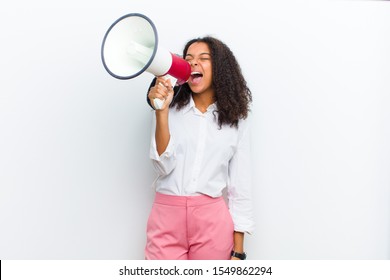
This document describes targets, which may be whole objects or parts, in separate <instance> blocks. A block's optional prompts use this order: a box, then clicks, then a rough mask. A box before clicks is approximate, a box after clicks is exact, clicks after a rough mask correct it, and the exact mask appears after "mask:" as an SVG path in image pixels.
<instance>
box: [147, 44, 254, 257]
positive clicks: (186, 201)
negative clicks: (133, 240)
mask: <svg viewBox="0 0 390 280" xmlns="http://www.w3.org/2000/svg"><path fill="white" fill-rule="evenodd" d="M183 58H185V60H186V61H188V62H189V63H190V65H191V71H192V72H191V77H190V78H189V80H188V81H187V83H186V84H184V85H183V86H182V88H181V89H180V92H179V93H177V94H176V95H175V98H174V97H173V96H174V90H173V88H172V85H171V82H170V80H165V79H164V78H161V77H159V78H157V80H156V82H155V84H154V86H152V87H151V88H150V90H149V93H148V98H149V104H151V103H153V102H150V101H151V100H153V99H154V98H159V99H162V100H165V101H164V105H163V107H162V109H161V110H155V113H154V115H155V117H154V118H153V119H154V123H155V127H153V132H152V139H151V140H152V141H151V142H152V143H151V149H150V157H151V159H152V162H153V166H154V168H155V170H156V172H157V173H158V178H157V179H156V181H155V188H156V197H155V201H154V204H153V208H152V211H151V214H150V216H149V219H148V224H147V244H146V248H145V258H146V259H192V260H195V259H198V260H199V259H245V257H246V254H245V251H244V233H245V232H247V233H251V232H252V231H253V228H254V222H253V213H252V201H251V198H252V194H251V174H250V169H251V165H250V156H251V152H250V130H249V126H248V121H247V117H248V114H249V105H250V102H251V101H252V96H251V91H250V90H249V88H248V87H247V85H246V81H245V79H244V77H243V75H242V73H241V69H240V67H239V65H238V63H237V61H236V59H235V57H234V55H233V53H232V52H231V50H230V49H229V48H228V47H227V46H226V45H225V44H224V43H223V42H221V41H220V40H218V39H216V38H213V37H204V38H198V39H193V40H191V41H189V42H188V43H187V44H186V46H185V48H184V51H183ZM225 189H226V190H227V199H228V207H227V205H226V203H225V200H224V199H223V191H224V190H225Z"/></svg>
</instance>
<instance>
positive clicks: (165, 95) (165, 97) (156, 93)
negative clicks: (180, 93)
mask: <svg viewBox="0 0 390 280" xmlns="http://www.w3.org/2000/svg"><path fill="white" fill-rule="evenodd" d="M148 98H149V100H150V103H151V104H152V106H153V108H154V109H156V110H162V111H164V110H167V109H168V108H169V105H170V104H171V102H172V99H173V87H172V84H171V80H170V79H165V78H164V77H157V79H156V83H155V84H154V86H153V87H151V88H150V90H149V93H148ZM155 98H158V99H160V100H161V101H163V104H162V106H161V108H156V104H155V103H154V99H155Z"/></svg>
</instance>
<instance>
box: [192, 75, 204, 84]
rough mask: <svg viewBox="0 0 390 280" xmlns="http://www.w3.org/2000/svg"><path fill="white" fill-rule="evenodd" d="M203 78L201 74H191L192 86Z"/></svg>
mask: <svg viewBox="0 0 390 280" xmlns="http://www.w3.org/2000/svg"><path fill="white" fill-rule="evenodd" d="M202 78H203V74H202V73H200V72H192V73H191V82H192V83H194V84H197V83H199V82H200V81H201V80H202Z"/></svg>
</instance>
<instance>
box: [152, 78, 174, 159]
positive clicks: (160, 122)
mask: <svg viewBox="0 0 390 280" xmlns="http://www.w3.org/2000/svg"><path fill="white" fill-rule="evenodd" d="M172 97H173V89H172V85H171V82H170V80H165V79H164V78H157V80H156V82H155V85H154V86H152V87H151V88H150V90H149V93H148V100H149V101H152V100H153V99H154V98H159V99H161V100H165V102H164V105H163V107H162V108H161V110H156V111H155V114H156V131H155V141H156V148H157V153H158V155H159V156H160V155H161V154H163V153H164V151H165V150H166V148H167V146H168V144H169V140H170V133H169V125H168V116H169V104H170V103H171V101H172ZM149 104H153V102H150V103H149Z"/></svg>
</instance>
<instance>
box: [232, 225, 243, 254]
mask: <svg viewBox="0 0 390 280" xmlns="http://www.w3.org/2000/svg"><path fill="white" fill-rule="evenodd" d="M233 242H234V246H233V251H234V252H237V253H244V233H243V232H239V231H235V232H234V235H233ZM231 259H232V260H239V258H235V257H232V258H231Z"/></svg>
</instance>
